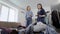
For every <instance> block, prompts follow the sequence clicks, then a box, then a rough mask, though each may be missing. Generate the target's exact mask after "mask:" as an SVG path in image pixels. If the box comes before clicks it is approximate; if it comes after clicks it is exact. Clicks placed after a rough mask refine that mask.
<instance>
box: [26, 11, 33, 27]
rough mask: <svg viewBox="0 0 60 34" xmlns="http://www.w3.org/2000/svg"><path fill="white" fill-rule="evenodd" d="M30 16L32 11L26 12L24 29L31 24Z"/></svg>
mask: <svg viewBox="0 0 60 34" xmlns="http://www.w3.org/2000/svg"><path fill="white" fill-rule="evenodd" d="M32 16H33V12H32V11H27V12H26V16H25V17H26V22H27V23H26V27H28V26H29V25H30V24H31V23H32Z"/></svg>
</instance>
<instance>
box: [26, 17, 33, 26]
mask: <svg viewBox="0 0 60 34" xmlns="http://www.w3.org/2000/svg"><path fill="white" fill-rule="evenodd" d="M26 21H27V24H26V27H28V26H29V25H30V24H31V23H32V18H30V17H29V18H27V19H26Z"/></svg>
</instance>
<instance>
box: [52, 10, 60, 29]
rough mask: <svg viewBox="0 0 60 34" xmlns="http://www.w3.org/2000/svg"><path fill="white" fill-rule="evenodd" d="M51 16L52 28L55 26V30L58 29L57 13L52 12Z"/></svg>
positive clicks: (59, 25) (59, 26)
mask: <svg viewBox="0 0 60 34" xmlns="http://www.w3.org/2000/svg"><path fill="white" fill-rule="evenodd" d="M51 16H52V17H51V19H52V22H53V26H55V27H56V28H60V24H59V18H58V14H57V11H52V13H51Z"/></svg>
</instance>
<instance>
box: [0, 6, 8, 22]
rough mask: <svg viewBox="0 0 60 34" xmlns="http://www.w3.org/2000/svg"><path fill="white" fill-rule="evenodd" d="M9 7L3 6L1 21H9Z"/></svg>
mask: <svg viewBox="0 0 60 34" xmlns="http://www.w3.org/2000/svg"><path fill="white" fill-rule="evenodd" d="M8 11H9V8H8V7H6V6H2V9H1V16H0V21H7V18H8Z"/></svg>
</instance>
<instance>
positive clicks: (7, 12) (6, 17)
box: [0, 5, 18, 22]
mask: <svg viewBox="0 0 60 34" xmlns="http://www.w3.org/2000/svg"><path fill="white" fill-rule="evenodd" d="M0 21H8V22H17V21H18V10H17V9H15V8H11V7H7V6H5V5H1V9H0Z"/></svg>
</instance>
